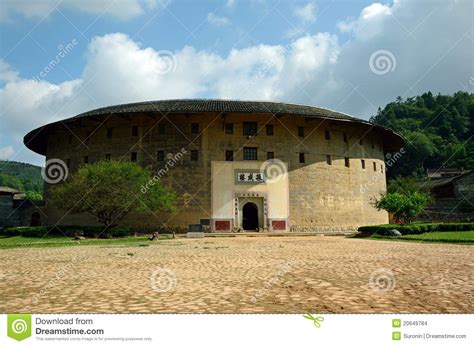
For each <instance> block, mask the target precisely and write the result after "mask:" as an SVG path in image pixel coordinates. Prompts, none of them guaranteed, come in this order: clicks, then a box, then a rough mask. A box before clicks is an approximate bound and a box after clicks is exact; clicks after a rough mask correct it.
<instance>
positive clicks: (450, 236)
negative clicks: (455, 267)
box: [370, 231, 474, 244]
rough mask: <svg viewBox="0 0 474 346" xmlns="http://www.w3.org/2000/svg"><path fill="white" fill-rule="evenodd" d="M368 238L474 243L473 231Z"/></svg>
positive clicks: (373, 237)
mask: <svg viewBox="0 0 474 346" xmlns="http://www.w3.org/2000/svg"><path fill="white" fill-rule="evenodd" d="M370 238H371V239H384V240H407V241H426V242H444V243H463V244H466V243H467V244H469V243H471V244H474V231H459V232H427V233H422V234H409V235H402V236H400V237H385V236H381V235H372V236H370Z"/></svg>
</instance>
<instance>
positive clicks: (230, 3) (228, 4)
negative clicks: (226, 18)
mask: <svg viewBox="0 0 474 346" xmlns="http://www.w3.org/2000/svg"><path fill="white" fill-rule="evenodd" d="M234 5H235V0H227V1H226V3H225V6H226V7H234Z"/></svg>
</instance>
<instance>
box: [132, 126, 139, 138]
mask: <svg viewBox="0 0 474 346" xmlns="http://www.w3.org/2000/svg"><path fill="white" fill-rule="evenodd" d="M137 136H138V126H132V137H137Z"/></svg>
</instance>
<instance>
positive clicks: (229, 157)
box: [225, 150, 234, 161]
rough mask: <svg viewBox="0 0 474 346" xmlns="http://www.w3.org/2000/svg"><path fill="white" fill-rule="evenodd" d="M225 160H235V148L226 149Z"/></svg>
mask: <svg viewBox="0 0 474 346" xmlns="http://www.w3.org/2000/svg"><path fill="white" fill-rule="evenodd" d="M225 160H226V161H234V151H233V150H226V151H225Z"/></svg>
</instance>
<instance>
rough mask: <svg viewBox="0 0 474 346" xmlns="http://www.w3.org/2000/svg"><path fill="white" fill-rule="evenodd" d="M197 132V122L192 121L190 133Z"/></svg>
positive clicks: (194, 133) (195, 133)
mask: <svg viewBox="0 0 474 346" xmlns="http://www.w3.org/2000/svg"><path fill="white" fill-rule="evenodd" d="M198 133H199V124H198V123H192V124H191V134H193V135H197V134H198Z"/></svg>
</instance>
